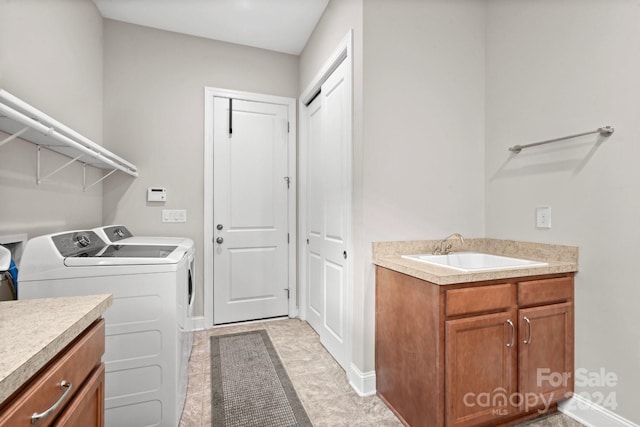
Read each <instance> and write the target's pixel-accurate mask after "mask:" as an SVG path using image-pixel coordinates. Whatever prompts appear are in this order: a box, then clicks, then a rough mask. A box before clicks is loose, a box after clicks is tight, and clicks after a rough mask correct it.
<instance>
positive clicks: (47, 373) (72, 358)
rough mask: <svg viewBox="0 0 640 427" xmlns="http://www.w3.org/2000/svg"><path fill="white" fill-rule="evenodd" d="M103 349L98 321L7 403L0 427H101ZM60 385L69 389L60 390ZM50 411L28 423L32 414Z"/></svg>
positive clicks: (0, 413)
mask: <svg viewBox="0 0 640 427" xmlns="http://www.w3.org/2000/svg"><path fill="white" fill-rule="evenodd" d="M104 349H105V323H104V320H98V321H96V322H94V323H93V325H91V326H90V327H88V328H87V329H86V330H85V331H84V332H83V333H82V334H81V335H80V336H79V337H78V338H76V340H74V341H73V342H72V343H71V344H69V345H68V346H67V347H66V348H65V349H64V350H63V351H61V352H60V353H59V354H58V355H56V356H55V358H54V359H53V360H52V361H51V362H49V364H47V365H46V366H45V367H44V368H43V369H42V370H41V371H40V372H38V373H37V374H36V375H35V376H34V377H33V378H31V379H30V380H29V382H28V383H27V384H25V386H24V387H23V388H22V389H20V390H19V391H17V392H16V394H15V395H14V396H12V397H11V398H9V399H8V400H7V403H6V405H5V406H3V408H2V409H1V410H0V427H5V426H6V427H21V426H25V427H26V426H32V425H34V426H60V427H62V426H64V427H102V426H104V363H102V362H101V357H102V355H103V354H104ZM62 381H66V382H68V383H70V384H71V387H68V388H67V387H61V382H62ZM65 393H66V394H65ZM57 402H59V405H58V406H55V405H56V403H57ZM52 407H55V409H53V410H52V411H51V412H50V414H48V415H47V416H46V417H43V418H41V419H39V420H38V421H36V422H35V423H32V420H31V417H32V415H33V414H34V413H41V412H44V411H46V410H47V409H49V408H52Z"/></svg>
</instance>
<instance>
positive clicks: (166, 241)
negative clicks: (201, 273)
mask: <svg viewBox="0 0 640 427" xmlns="http://www.w3.org/2000/svg"><path fill="white" fill-rule="evenodd" d="M91 231H93V232H95V233H96V234H97V235H98V236H99V237H100V238H101V239H102V240H104V241H105V242H107V243H114V244H118V245H172V246H173V245H175V246H178V247H181V248H184V250H185V251H187V274H188V282H187V293H186V294H183V295H179V296H178V298H177V301H176V304H177V313H178V324H179V325H180V328H181V329H182V333H181V334H180V346H181V348H182V359H181V363H183V364H182V365H180V368H179V369H180V373H181V375H180V394H184V393H186V391H187V382H188V379H189V374H188V363H189V357H190V356H191V349H192V348H193V340H194V334H193V330H194V322H193V317H194V306H195V300H196V293H195V286H196V247H195V244H194V242H193V240H191V239H189V238H188V237H161V236H134V235H133V233H131V231H130V230H129V229H128V228H127V227H126V226H124V225H121V224H112V225H105V226H102V227H97V228H94V229H92V230H91Z"/></svg>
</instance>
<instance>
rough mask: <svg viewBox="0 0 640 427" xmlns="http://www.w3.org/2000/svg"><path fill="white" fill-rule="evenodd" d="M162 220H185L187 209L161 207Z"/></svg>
mask: <svg viewBox="0 0 640 427" xmlns="http://www.w3.org/2000/svg"><path fill="white" fill-rule="evenodd" d="M162 222H187V210H186V209H162Z"/></svg>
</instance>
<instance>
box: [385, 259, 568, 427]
mask: <svg viewBox="0 0 640 427" xmlns="http://www.w3.org/2000/svg"><path fill="white" fill-rule="evenodd" d="M573 304H574V302H573V273H563V274H557V275H547V276H542V277H535V276H534V277H526V278H509V279H503V280H492V281H486V282H478V283H461V284H454V285H447V286H442V285H437V284H434V283H431V282H427V281H424V280H421V279H418V278H415V277H412V276H409V275H406V274H403V273H399V272H396V271H393V270H390V269H387V268H383V267H380V266H378V267H376V386H377V392H378V395H379V396H380V397H381V398H382V400H383V401H385V403H387V405H388V406H389V407H390V408H391V409H392V410H393V411H394V412H395V413H396V415H398V416H399V418H400V419H401V420H402V421H403V422H404V423H405V424H406V425H410V426H416V427H417V426H428V427H444V426H484V425H512V424H515V423H517V422H520V421H522V420H523V419H526V418H531V417H533V416H537V415H539V414H540V413H539V410H544V409H550V410H555V404H556V403H557V402H558V401H559V400H562V399H565V398H566V397H568V396H569V395H570V394H571V393H572V391H573V376H572V374H573V357H574V350H573V347H574V338H573V336H574V331H573V327H574V326H573ZM559 378H561V379H562V381H559Z"/></svg>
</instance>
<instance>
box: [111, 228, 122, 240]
mask: <svg viewBox="0 0 640 427" xmlns="http://www.w3.org/2000/svg"><path fill="white" fill-rule="evenodd" d="M113 234H115V235H116V236H118V237H120V238H123V237H124V231H122V228H116V229H115V230H113Z"/></svg>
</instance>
